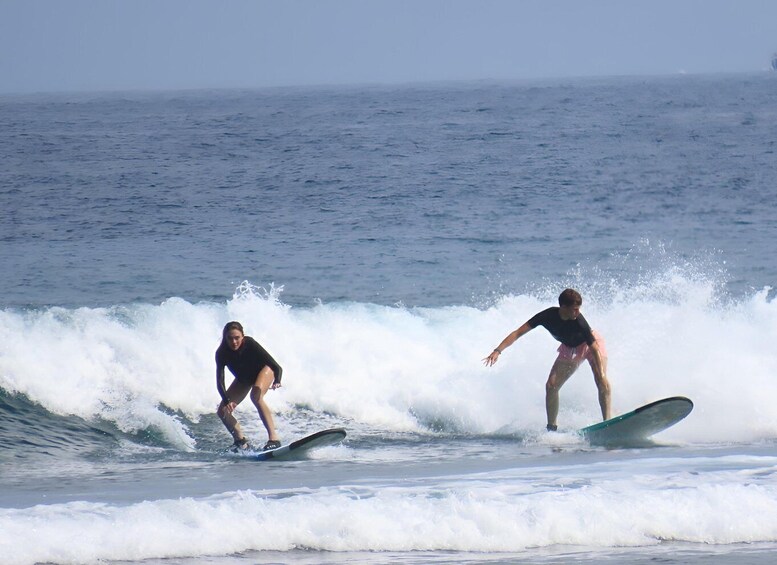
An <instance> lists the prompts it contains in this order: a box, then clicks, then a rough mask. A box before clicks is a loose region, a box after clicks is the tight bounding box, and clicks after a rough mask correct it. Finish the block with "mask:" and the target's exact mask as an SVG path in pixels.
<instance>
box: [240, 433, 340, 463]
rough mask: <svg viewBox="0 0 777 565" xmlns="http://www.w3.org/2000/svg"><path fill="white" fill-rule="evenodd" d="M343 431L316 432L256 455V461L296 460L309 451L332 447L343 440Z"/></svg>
mask: <svg viewBox="0 0 777 565" xmlns="http://www.w3.org/2000/svg"><path fill="white" fill-rule="evenodd" d="M345 435H346V434H345V430H344V429H343V428H333V429H331V430H323V431H320V432H316V433H314V434H311V435H309V436H305V437H303V438H302V439H298V440H296V441H292V442H291V443H290V444H288V445H282V446H280V447H276V448H275V449H268V450H267V451H261V452H259V453H257V454H256V456H255V457H256V459H257V460H258V461H268V460H270V459H298V458H302V457H304V456H305V454H306V453H307V452H308V451H310V450H311V449H315V448H317V447H324V446H326V445H334V444H336V443H339V442H341V441H343V440H344V439H345Z"/></svg>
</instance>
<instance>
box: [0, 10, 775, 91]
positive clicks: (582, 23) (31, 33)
mask: <svg viewBox="0 0 777 565" xmlns="http://www.w3.org/2000/svg"><path fill="white" fill-rule="evenodd" d="M776 51H777V1H775V0H391V1H389V0H274V1H264V0H252V1H248V0H218V1H216V0H0V93H31V92H67V91H106V90H108V91H110V90H171V89H198V88H255V87H267V86H292V85H294V86H296V85H329V84H376V83H377V84H391V83H407V82H428V81H445V80H523V79H533V78H564V77H579V76H611V75H665V74H675V73H689V74H707V73H739V72H760V71H765V70H766V69H767V68H768V67H769V62H770V59H771V56H772V54H773V53H774V52H776Z"/></svg>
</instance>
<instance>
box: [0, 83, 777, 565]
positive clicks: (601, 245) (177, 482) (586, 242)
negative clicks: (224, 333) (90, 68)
mask: <svg viewBox="0 0 777 565" xmlns="http://www.w3.org/2000/svg"><path fill="white" fill-rule="evenodd" d="M774 79H775V77H774V76H773V75H768V76H765V75H747V76H708V77H691V76H683V77H653V78H627V77H624V78H611V79H606V78H602V79H595V80H594V79H591V80H582V79H581V80H570V81H546V82H539V83H517V84H506V83H495V84H491V83H488V84H487V83H477V84H469V83H466V84H443V85H407V86H402V87H363V88H361V87H360V88H357V87H348V88H345V87H344V88H339V89H321V88H319V89H315V88H308V89H302V88H300V89H277V90H269V91H207V92H182V93H111V94H98V93H84V94H77V95H76V94H73V95H47V96H42V95H41V96H28V97H25V96H17V97H2V98H0V120H2V123H4V124H7V126H8V127H5V128H3V129H2V130H1V131H0V149H2V151H0V165H2V166H0V183H1V184H0V186H1V187H2V189H1V190H0V263H2V265H3V266H4V268H3V269H0V287H2V288H3V291H4V292H3V295H2V302H1V303H0V555H2V556H3V557H2V558H1V559H2V561H3V563H8V564H9V565H28V564H29V565H33V564H36V563H57V564H82V563H84V564H86V563H88V564H91V563H116V564H121V565H125V564H126V565H130V564H132V565H138V564H143V565H163V564H170V563H175V564H177V565H206V564H208V565H210V564H214V563H218V564H226V565H244V564H247V563H281V562H282V563H302V564H305V563H376V564H377V563H407V564H416V563H418V564H429V563H459V564H463V563H473V564H474V563H499V564H503V563H504V564H506V563H532V564H534V563H537V564H539V563H601V562H613V563H645V564H647V563H654V562H655V561H659V560H660V561H661V562H664V563H670V564H675V563H705V564H707V563H734V564H745V563H755V564H766V563H771V562H772V561H773V559H774V555H775V552H777V412H776V411H775V410H774V405H775V402H777V382H776V381H775V378H774V375H775V374H777V351H776V350H775V348H774V347H773V344H774V343H775V340H776V339H777V304H775V300H774V298H775V291H774V288H775V281H777V264H776V263H775V262H774V260H773V242H774V239H775V235H777V222H776V221H775V219H774V218H775V215H774V210H775V206H774V199H773V187H774V186H775V183H777V168H775V166H774V150H775V149H774V144H775V139H777V136H776V135H775V134H774V133H775V124H777V113H775V110H774V108H777V104H775V102H777V101H775V99H774V98H775V92H777V89H775V88H774ZM565 287H573V288H576V289H577V290H579V291H580V292H581V293H582V295H583V306H582V312H583V314H584V315H585V317H586V319H587V320H588V321H589V322H590V324H591V326H592V327H593V328H594V329H595V330H596V331H598V332H599V333H600V334H601V335H603V336H604V338H605V339H606V341H607V350H608V353H609V370H608V373H609V375H608V377H609V380H610V382H611V385H612V396H613V412H614V413H615V414H621V413H624V412H628V411H630V410H633V409H635V408H637V407H638V406H641V405H643V404H646V403H649V402H652V401H655V400H658V399H660V398H664V397H669V396H686V397H688V398H690V399H692V400H693V402H694V409H693V411H692V412H691V414H690V415H689V416H688V417H687V418H686V419H684V420H683V421H681V422H679V423H678V424H677V425H675V426H673V427H671V428H670V429H668V430H666V431H664V432H661V433H660V434H657V435H656V436H655V437H654V438H653V443H652V444H648V445H640V446H632V447H619V448H613V449H605V448H602V447H595V446H591V445H589V444H588V443H587V442H586V441H585V440H584V439H583V438H582V437H581V436H580V435H579V434H578V430H579V429H580V428H582V427H584V426H587V425H590V424H593V423H595V422H596V421H598V420H599V419H600V410H599V405H598V401H597V394H596V387H595V385H594V382H593V376H592V374H591V371H590V368H589V367H588V366H583V367H581V369H580V370H579V371H578V372H577V373H576V374H575V375H574V376H573V377H572V378H571V379H570V381H569V382H568V383H567V384H566V385H565V386H564V387H563V389H562V390H561V405H560V414H559V432H558V433H548V432H547V431H546V430H545V400H544V395H545V380H546V378H547V376H548V372H549V369H550V366H551V364H552V363H553V360H554V359H555V355H556V353H555V350H556V347H557V344H556V342H555V341H554V340H553V339H552V338H551V336H550V335H548V333H547V332H545V331H544V330H542V329H538V330H536V331H532V332H530V333H529V334H527V335H526V336H524V337H522V338H521V339H520V340H519V341H518V342H517V343H516V344H514V345H513V346H512V347H510V348H508V349H507V350H506V351H505V352H504V354H503V355H502V356H501V358H500V360H499V362H498V363H497V364H496V365H495V366H493V367H485V366H484V365H483V362H482V360H483V358H484V357H486V356H487V355H488V354H489V353H490V352H491V351H492V350H493V348H494V347H495V346H496V345H498V344H499V342H500V341H501V340H502V338H504V337H505V335H507V334H508V333H509V332H510V331H512V330H514V329H516V328H517V327H518V326H520V325H521V324H523V323H524V322H525V321H526V320H528V319H529V318H530V317H531V316H532V315H533V314H535V313H536V312H538V311H540V310H542V309H544V308H546V307H548V306H552V305H555V304H556V300H557V296H558V294H559V293H560V292H561V290H563V289H564V288H565ZM231 320H238V321H240V322H241V323H242V324H243V326H244V327H245V329H246V333H247V335H251V336H252V337H254V338H255V339H256V340H257V341H259V342H260V343H261V344H262V345H263V346H264V347H265V348H266V349H267V350H268V351H269V352H270V353H271V354H272V355H273V357H275V359H277V360H278V362H279V363H280V364H281V365H282V367H283V369H284V378H283V387H281V388H280V389H278V390H275V391H271V392H270V393H269V394H268V396H267V402H268V404H269V405H270V407H271V408H272V410H273V412H274V414H275V422H276V426H277V428H278V432H279V435H280V436H281V439H282V441H283V442H284V443H288V442H290V441H293V440H294V439H297V438H300V437H302V436H304V435H307V434H310V433H313V432H316V431H319V430H322V429H328V428H339V427H342V428H344V429H346V431H347V433H348V435H347V437H346V439H345V441H344V442H343V443H342V444H339V445H335V446H328V447H325V448H321V449H319V450H316V451H313V452H311V453H310V454H309V455H308V456H307V457H304V458H301V459H297V460H289V461H269V462H259V461H256V460H254V459H252V458H251V457H250V456H246V455H239V454H233V453H227V452H225V448H226V447H227V446H228V445H229V444H230V443H231V438H230V436H229V434H228V433H227V432H226V430H225V429H224V428H223V426H222V424H221V422H220V421H219V419H218V418H217V416H216V414H215V410H216V405H217V402H218V400H219V397H218V393H217V392H216V382H215V362H214V355H215V351H216V348H217V347H218V344H219V340H220V335H221V329H222V328H223V326H224V324H225V323H226V322H228V321H231ZM237 416H238V418H239V420H240V421H241V423H242V425H243V428H244V430H245V431H246V433H247V435H248V436H249V438H250V439H251V440H252V441H253V443H255V444H262V443H263V441H264V440H265V439H266V434H265V431H264V429H263V427H262V425H261V423H260V421H259V418H258V416H257V415H256V413H255V410H254V409H253V407H252V406H251V405H250V403H248V402H244V403H243V404H242V405H241V406H240V407H239V408H238V411H237Z"/></svg>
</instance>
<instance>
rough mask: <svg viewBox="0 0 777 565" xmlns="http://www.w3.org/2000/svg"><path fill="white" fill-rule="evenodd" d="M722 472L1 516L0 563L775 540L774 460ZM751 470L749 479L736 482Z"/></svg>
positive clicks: (396, 485)
mask: <svg viewBox="0 0 777 565" xmlns="http://www.w3.org/2000/svg"><path fill="white" fill-rule="evenodd" d="M729 464H730V465H731V466H733V467H736V468H735V469H729V470H713V469H706V470H705V472H704V473H697V472H689V468H690V467H693V465H689V466H688V468H686V467H683V468H684V469H685V470H682V469H683V468H681V470H678V465H677V462H676V461H672V462H664V463H662V462H661V461H660V460H658V461H651V460H644V459H643V460H641V461H638V462H633V463H630V462H624V466H625V467H626V469H621V468H620V467H619V466H613V465H609V464H605V465H599V464H593V465H590V464H589V465H569V466H565V467H560V466H559V467H548V468H537V467H534V468H528V469H527V468H516V469H512V470H505V471H502V472H498V473H493V474H489V473H479V474H475V475H470V476H467V475H463V476H451V477H434V478H433V479H432V478H430V479H429V482H428V484H418V485H416V484H414V483H407V482H403V481H402V480H401V479H397V480H396V481H390V482H388V483H385V484H374V485H371V484H360V485H359V486H348V485H343V486H339V487H326V488H320V489H296V490H292V491H269V490H268V491H239V492H231V493H225V494H223V495H218V496H212V497H208V498H204V499H193V498H183V499H178V500H157V501H152V502H141V503H136V504H131V505H128V506H119V505H110V504H97V503H87V502H74V503H68V504H58V505H48V506H35V507H31V508H25V509H0V551H2V554H3V555H4V563H8V564H9V565H26V564H32V563H36V562H57V563H84V562H96V561H100V560H142V559H150V558H166V557H167V558H172V557H178V558H182V557H190V556H207V555H225V554H233V553H237V552H244V551H248V550H273V551H288V550H292V549H295V548H307V549H313V550H325V551H414V550H418V551H424V550H430V551H465V552H519V551H523V550H526V549H527V548H538V547H549V546H558V545H571V546H585V547H589V548H597V547H598V548H605V547H640V546H650V545H654V544H658V543H660V542H661V541H666V540H671V541H681V542H691V543H703V544H711V545H715V544H731V543H750V542H774V541H777V496H776V495H777V485H776V484H775V483H774V480H773V478H772V477H773V475H774V469H775V468H776V465H775V464H776V462H775V460H774V458H762V460H760V461H740V460H739V459H737V460H736V461H730V462H729ZM667 465H668V466H667ZM699 465H700V467H702V468H703V467H704V465H705V463H703V462H702V463H700V464H699ZM745 466H749V467H750V468H751V469H752V470H753V472H752V473H750V474H746V473H743V471H742V468H743V467H745ZM538 477H541V480H538ZM203 532H207V535H202V533H203ZM246 532H253V535H246Z"/></svg>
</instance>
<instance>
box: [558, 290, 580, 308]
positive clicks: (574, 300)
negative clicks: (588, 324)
mask: <svg viewBox="0 0 777 565" xmlns="http://www.w3.org/2000/svg"><path fill="white" fill-rule="evenodd" d="M558 305H559V306H582V305H583V297H582V296H580V293H579V292H577V291H576V290H575V289H572V288H567V289H565V290H564V292H562V293H561V294H559V295H558Z"/></svg>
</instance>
